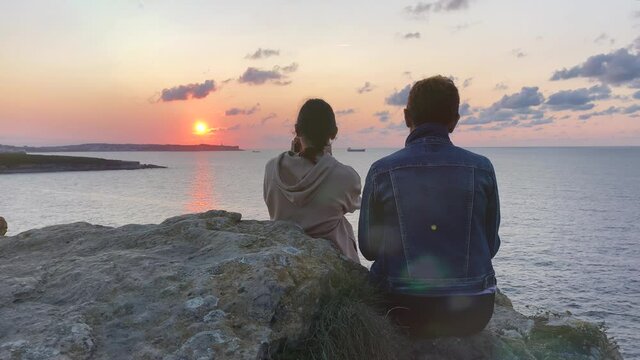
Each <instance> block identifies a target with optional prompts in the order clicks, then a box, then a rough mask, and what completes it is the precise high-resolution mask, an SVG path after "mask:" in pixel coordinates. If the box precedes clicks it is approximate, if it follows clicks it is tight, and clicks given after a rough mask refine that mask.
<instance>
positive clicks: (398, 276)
mask: <svg viewBox="0 0 640 360" xmlns="http://www.w3.org/2000/svg"><path fill="white" fill-rule="evenodd" d="M447 104H450V105H448V106H447ZM458 104H459V96H458V94H457V89H456V88H455V86H454V85H453V82H451V81H450V80H448V79H445V78H442V77H434V78H430V79H426V80H423V81H421V82H418V83H417V84H416V85H414V88H413V89H412V90H411V95H410V98H409V105H408V108H407V110H406V111H405V113H406V114H405V117H406V118H407V125H408V126H409V127H410V128H411V130H412V131H411V134H410V135H409V137H408V138H407V141H406V147H405V148H404V149H402V150H400V151H398V152H396V153H394V154H392V155H390V156H387V157H385V158H383V159H381V160H379V161H377V162H376V163H374V164H373V165H372V166H371V169H370V171H369V175H368V176H367V180H366V183H365V189H364V193H363V203H362V210H361V213H360V216H361V217H360V228H359V244H360V250H361V252H362V254H363V255H364V257H365V258H367V259H369V260H374V264H373V265H372V267H371V274H372V276H373V278H374V279H376V281H378V282H379V283H381V284H382V286H383V287H384V288H385V289H386V291H388V293H389V301H390V302H391V305H392V306H399V307H407V308H409V309H411V311H408V312H407V314H406V316H405V317H406V318H407V319H409V323H411V326H412V327H422V329H420V330H421V332H422V333H424V334H426V335H430V336H449V335H466V334H470V333H474V332H477V331H480V330H481V329H482V328H484V326H485V325H486V323H487V322H488V321H489V319H490V318H491V314H492V312H493V298H494V295H493V294H494V292H495V285H496V279H495V273H494V271H493V267H492V264H491V258H492V257H493V256H494V255H495V254H496V252H497V251H498V247H499V245H500V240H499V237H498V225H499V209H498V192H497V185H496V180H495V174H494V170H493V166H492V165H491V162H490V161H489V160H488V159H486V158H485V157H483V156H480V155H477V154H474V153H472V152H469V151H466V150H463V149H461V148H458V147H456V146H454V145H453V144H452V143H451V141H450V140H449V136H448V134H449V132H452V131H453V129H454V128H455V126H456V124H457V120H458V118H459V116H458V113H457V110H458ZM443 106H444V108H443ZM434 117H435V118H437V119H444V120H446V121H442V120H440V121H420V120H415V119H416V118H418V119H425V118H434ZM400 317H402V314H400ZM405 320H406V319H405Z"/></svg>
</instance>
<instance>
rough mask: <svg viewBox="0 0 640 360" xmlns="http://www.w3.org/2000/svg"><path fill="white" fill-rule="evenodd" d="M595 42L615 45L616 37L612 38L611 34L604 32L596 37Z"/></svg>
mask: <svg viewBox="0 0 640 360" xmlns="http://www.w3.org/2000/svg"><path fill="white" fill-rule="evenodd" d="M593 42H594V43H596V44H602V43H606V44H609V45H613V44H615V42H616V39H614V38H612V37H611V36H609V35H607V34H606V33H602V34H600V35H598V37H596V38H595V39H594V40H593Z"/></svg>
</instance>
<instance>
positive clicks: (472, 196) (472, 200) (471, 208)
mask: <svg viewBox="0 0 640 360" xmlns="http://www.w3.org/2000/svg"><path fill="white" fill-rule="evenodd" d="M475 183H476V172H475V169H474V168H472V169H471V189H470V191H471V204H470V205H469V209H468V215H469V225H468V227H467V261H466V264H465V269H464V273H465V276H469V258H470V257H471V254H470V253H469V249H470V247H471V223H472V220H473V202H474V200H475V193H476V192H475Z"/></svg>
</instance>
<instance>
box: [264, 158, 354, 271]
mask: <svg viewBox="0 0 640 360" xmlns="http://www.w3.org/2000/svg"><path fill="white" fill-rule="evenodd" d="M264 201H265V203H266V204H267V207H268V208H269V215H270V216H271V220H286V221H293V222H295V223H297V224H298V225H300V226H301V227H302V228H303V229H304V231H305V232H306V233H307V234H308V235H309V236H312V237H315V238H323V239H327V240H329V241H331V242H332V243H333V244H334V245H335V246H336V247H337V248H338V249H340V251H342V253H343V254H345V255H346V256H347V257H349V258H350V259H351V260H353V261H355V262H357V263H360V260H359V258H358V250H357V247H356V242H355V236H354V235H353V228H352V227H351V224H350V223H349V221H348V220H347V219H346V218H345V217H344V214H346V213H347V212H354V211H355V210H357V209H359V208H360V176H359V175H358V173H356V171H355V170H353V168H351V167H350V166H347V165H343V164H341V163H340V162H338V161H337V160H336V159H335V158H334V157H333V156H331V155H330V154H325V155H322V156H320V157H318V163H317V164H315V165H314V164H313V163H312V162H310V161H309V160H307V159H305V158H302V157H300V156H298V155H296V154H293V153H291V152H285V153H282V154H281V155H280V156H278V157H276V158H274V159H271V160H270V161H269V162H268V163H267V166H266V169H265V174H264Z"/></svg>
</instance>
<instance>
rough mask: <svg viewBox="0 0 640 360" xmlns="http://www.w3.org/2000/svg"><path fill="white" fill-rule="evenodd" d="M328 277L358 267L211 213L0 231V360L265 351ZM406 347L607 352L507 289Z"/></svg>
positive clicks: (441, 351)
mask: <svg viewBox="0 0 640 360" xmlns="http://www.w3.org/2000/svg"><path fill="white" fill-rule="evenodd" d="M333 271H338V272H357V273H360V272H362V271H365V270H364V269H363V268H361V267H359V266H357V265H354V264H352V263H350V262H348V261H347V260H346V259H345V258H344V257H341V256H339V255H338V254H337V252H336V251H335V250H334V249H333V248H332V247H331V245H330V244H329V242H327V241H324V240H319V239H311V238H309V237H307V236H306V235H304V234H303V233H302V232H301V231H300V229H299V228H298V227H297V226H295V225H293V224H289V223H282V222H259V221H241V220H240V214H235V213H227V212H223V211H210V212H207V213H202V214H193V215H184V216H178V217H174V218H171V219H168V220H166V221H164V222H163V223H161V224H159V225H127V226H123V227H120V228H110V227H103V226H95V225H90V224H87V223H75V224H68V225H59V226H52V227H47V228H43V229H37V230H30V231H27V232H24V233H21V234H19V235H16V236H13V237H8V238H3V239H0V359H32V360H37V359H166V360H179V359H180V360H181V359H251V360H253V359H268V358H269V357H270V356H271V354H273V353H274V352H275V351H276V350H277V349H278V348H279V347H281V345H282V344H284V343H285V342H287V343H289V342H292V341H294V342H295V341H296V339H300V338H301V337H303V336H305V335H306V334H307V333H308V329H309V323H310V321H311V319H312V318H313V315H314V313H315V312H317V311H318V299H319V298H320V296H321V294H322V289H323V288H324V287H326V286H327V278H328V276H329V274H330V273H331V272H333ZM583 327H584V328H585V329H587V330H588V331H586V333H588V335H589V336H591V337H588V336H583V332H582V328H583ZM576 329H578V330H576ZM549 334H550V335H549ZM594 339H595V340H594ZM574 340H575V341H574ZM575 344H578V345H575ZM412 346H413V355H414V357H415V358H416V359H483V358H487V359H494V358H500V359H543V358H565V359H583V358H584V359H587V358H592V359H606V358H613V359H616V358H619V354H618V353H617V351H616V350H615V349H612V348H610V344H609V343H608V342H607V339H606V336H605V335H604V334H603V333H602V332H600V331H599V330H598V329H597V328H596V327H594V326H592V325H589V324H585V323H582V322H580V321H577V320H575V319H573V318H571V317H554V316H548V317H546V318H535V319H534V318H527V317H525V316H524V315H521V314H519V313H517V312H516V311H514V310H513V308H512V307H511V304H510V302H509V301H508V299H506V297H499V301H498V302H497V307H496V313H495V316H494V319H493V320H492V321H491V323H490V325H489V327H488V329H486V330H485V331H484V332H482V333H481V334H479V335H476V336H474V337H470V338H466V339H455V338H453V339H441V340H435V341H422V342H416V343H414V344H413V345H412ZM575 346H577V347H578V348H579V349H575V348H574V347H575Z"/></svg>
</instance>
